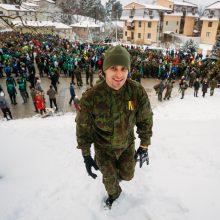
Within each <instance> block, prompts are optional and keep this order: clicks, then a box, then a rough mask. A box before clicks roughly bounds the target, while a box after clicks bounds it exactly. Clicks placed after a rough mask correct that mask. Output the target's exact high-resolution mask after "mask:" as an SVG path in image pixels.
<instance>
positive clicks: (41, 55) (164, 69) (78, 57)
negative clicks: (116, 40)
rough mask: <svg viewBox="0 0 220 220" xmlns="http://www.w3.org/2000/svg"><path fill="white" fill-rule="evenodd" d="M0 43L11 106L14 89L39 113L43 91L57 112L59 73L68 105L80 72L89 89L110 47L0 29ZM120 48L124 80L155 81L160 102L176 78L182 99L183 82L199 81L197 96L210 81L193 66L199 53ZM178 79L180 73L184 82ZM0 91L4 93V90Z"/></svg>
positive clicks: (0, 67) (14, 101)
mask: <svg viewBox="0 0 220 220" xmlns="http://www.w3.org/2000/svg"><path fill="white" fill-rule="evenodd" d="M0 42H1V43H0V78H4V79H5V83H6V87H7V93H8V95H9V97H10V100H11V104H12V105H16V104H17V99H16V98H17V95H18V91H19V93H20V96H21V97H22V100H23V103H24V104H26V103H27V101H28V99H29V97H31V99H32V102H33V106H34V109H35V111H36V112H40V113H41V114H43V113H45V112H46V110H45V108H46V103H45V95H46V94H47V95H48V96H49V102H50V108H53V105H54V106H55V108H56V110H58V106H57V102H56V95H57V94H58V92H59V91H58V84H59V78H60V77H65V78H67V77H68V78H70V96H71V99H70V101H69V104H71V103H72V102H74V98H75V95H74V94H75V91H74V92H73V90H74V89H80V88H81V87H82V86H83V80H82V75H85V79H86V80H85V82H84V83H85V84H86V85H88V86H90V87H92V86H93V84H94V82H93V81H94V79H93V77H94V73H98V75H99V78H100V80H102V79H103V77H104V75H103V73H102V66H103V60H104V56H105V52H106V49H108V48H109V47H110V45H98V44H87V43H79V42H71V41H69V40H67V39H61V38H59V37H58V36H53V35H43V34H30V33H26V34H21V33H16V32H10V33H0ZM125 47H126V48H127V50H128V52H129V53H130V55H131V69H130V71H129V72H128V78H131V79H133V80H136V81H138V82H140V83H141V79H142V78H147V77H152V78H157V79H160V80H161V82H160V83H159V85H157V86H156V87H158V88H157V89H156V90H157V94H158V99H159V100H160V101H162V99H164V100H169V98H170V97H171V92H172V88H173V84H174V81H175V80H176V81H177V80H178V79H181V82H180V91H181V93H182V98H184V93H185V90H186V89H187V87H188V86H189V87H194V88H195V87H196V88H197V87H198V83H196V82H198V80H197V79H199V82H200V83H199V84H202V88H203V91H204V93H203V96H205V93H206V92H205V91H207V89H206V90H205V87H206V86H205V83H204V82H205V81H207V85H209V84H210V86H211V81H212V80H213V79H208V78H206V75H204V71H203V70H201V68H198V66H201V60H202V55H201V54H190V53H184V52H183V51H181V50H173V49H164V50H156V49H155V50H153V49H149V48H148V47H146V48H143V47H133V46H125ZM211 65H212V64H211ZM213 65H214V64H213ZM43 77H46V78H48V80H50V84H51V86H50V88H48V91H44V89H43V88H42V86H41V78H43ZM181 77H184V80H183V78H181ZM214 80H215V82H213V83H212V85H213V86H212V89H211V91H212V95H213V93H214V88H216V86H217V85H216V79H214ZM186 81H187V83H186ZM217 83H218V82H217ZM203 84H204V86H203ZM0 87H2V86H1V85H0ZM196 90H197V89H195V91H196ZM163 91H166V92H165V96H164V98H162V96H163V95H162V93H163ZM3 92H4V97H5V93H6V91H3ZM29 94H30V96H29ZM195 94H196V93H195ZM8 107H9V106H8ZM1 108H2V107H1ZM4 115H5V114H4Z"/></svg>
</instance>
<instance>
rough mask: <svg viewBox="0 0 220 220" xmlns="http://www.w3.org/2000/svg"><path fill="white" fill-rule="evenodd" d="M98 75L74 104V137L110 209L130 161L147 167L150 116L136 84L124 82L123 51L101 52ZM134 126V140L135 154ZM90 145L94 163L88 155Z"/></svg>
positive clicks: (127, 64) (131, 165) (131, 173)
mask: <svg viewBox="0 0 220 220" xmlns="http://www.w3.org/2000/svg"><path fill="white" fill-rule="evenodd" d="M103 71H104V73H105V80H103V81H102V82H100V83H98V84H96V85H95V86H94V87H92V88H91V89H89V90H87V91H86V92H85V93H84V94H83V96H82V98H81V100H80V111H79V112H78V114H77V117H76V122H77V125H76V135H77V142H78V148H79V149H81V151H82V156H83V158H84V162H85V166H86V169H87V172H88V174H89V175H90V176H91V177H93V178H96V177H97V175H96V174H95V173H93V172H92V170H91V168H92V167H94V168H95V169H96V170H97V169H99V170H100V171H101V173H102V176H103V183H104V185H105V189H106V191H107V194H108V197H107V199H106V201H105V203H106V206H107V207H109V208H110V207H111V205H112V204H113V202H114V201H115V200H116V199H117V198H118V197H119V196H120V193H121V191H122V190H121V187H120V185H119V182H120V181H121V180H126V181H129V180H131V179H132V178H133V176H134V171H135V164H136V162H137V161H139V162H140V163H139V165H140V167H142V165H143V163H144V162H145V161H146V162H147V164H149V159H148V146H149V145H150V143H151V142H150V140H151V136H152V124H153V119H152V116H153V113H152V110H151V105H150V102H149V99H148V96H147V93H146V91H145V89H144V88H143V87H142V85H141V84H140V83H138V82H135V81H133V80H130V79H127V76H128V71H130V55H129V53H128V51H127V50H126V49H125V48H124V47H122V46H115V47H112V48H110V49H109V50H108V51H107V52H106V55H105V58H104V62H103ZM135 126H137V134H138V136H139V138H140V147H139V148H138V149H137V151H135V142H134V139H135V135H134V127H135ZM92 144H94V150H95V160H94V159H93V158H92V155H91V152H90V147H91V145H92Z"/></svg>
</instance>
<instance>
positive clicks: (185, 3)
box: [174, 1, 198, 7]
mask: <svg viewBox="0 0 220 220" xmlns="http://www.w3.org/2000/svg"><path fill="white" fill-rule="evenodd" d="M174 5H182V6H189V7H198V5H197V4H193V3H190V2H179V1H174Z"/></svg>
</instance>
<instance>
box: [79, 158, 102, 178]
mask: <svg viewBox="0 0 220 220" xmlns="http://www.w3.org/2000/svg"><path fill="white" fill-rule="evenodd" d="M83 158H84V163H85V166H86V170H87V173H88V174H89V176H91V177H92V178H93V179H95V178H96V177H97V175H96V174H95V173H93V172H92V167H94V168H95V169H96V170H98V169H99V168H98V166H97V165H96V163H95V161H94V160H93V159H92V157H91V156H83Z"/></svg>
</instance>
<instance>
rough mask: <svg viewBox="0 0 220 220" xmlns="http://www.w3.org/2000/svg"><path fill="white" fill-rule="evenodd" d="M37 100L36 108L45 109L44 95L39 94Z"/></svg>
mask: <svg viewBox="0 0 220 220" xmlns="http://www.w3.org/2000/svg"><path fill="white" fill-rule="evenodd" d="M35 100H36V106H37V108H38V109H45V99H44V95H41V94H37V95H36V96H35Z"/></svg>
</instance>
